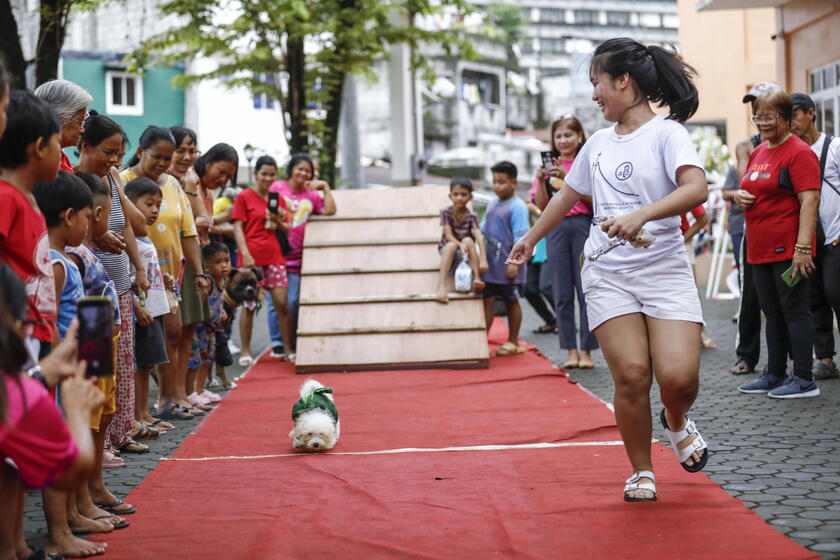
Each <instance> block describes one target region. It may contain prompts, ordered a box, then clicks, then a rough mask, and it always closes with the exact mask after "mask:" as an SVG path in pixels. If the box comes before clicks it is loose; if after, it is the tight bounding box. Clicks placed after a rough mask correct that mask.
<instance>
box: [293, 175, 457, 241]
mask: <svg viewBox="0 0 840 560" xmlns="http://www.w3.org/2000/svg"><path fill="white" fill-rule="evenodd" d="M333 197H334V198H335V203H336V206H337V207H338V216H340V217H342V218H345V219H346V218H352V217H360V216H361V217H366V218H369V217H371V216H392V217H397V216H401V215H418V214H423V213H425V214H432V215H437V214H438V213H439V212H440V209H441V208H443V207H444V206H446V205H447V202H448V201H449V198H448V197H449V187H448V186H446V185H429V186H422V187H399V188H389V189H348V190H334V191H333ZM308 229H309V228H308V226H307V230H308ZM307 234H308V232H307Z"/></svg>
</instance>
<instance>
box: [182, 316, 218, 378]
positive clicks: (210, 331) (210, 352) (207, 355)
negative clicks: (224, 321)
mask: <svg viewBox="0 0 840 560" xmlns="http://www.w3.org/2000/svg"><path fill="white" fill-rule="evenodd" d="M215 361H216V328H215V327H213V326H212V325H211V324H210V323H206V322H205V323H199V324H198V326H197V327H196V328H195V335H194V336H193V341H192V349H191V351H190V359H189V360H188V361H187V369H198V366H200V365H201V364H212V363H213V362H215Z"/></svg>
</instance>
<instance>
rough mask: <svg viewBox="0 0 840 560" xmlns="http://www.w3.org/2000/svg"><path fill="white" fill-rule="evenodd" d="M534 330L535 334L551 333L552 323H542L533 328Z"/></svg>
mask: <svg viewBox="0 0 840 560" xmlns="http://www.w3.org/2000/svg"><path fill="white" fill-rule="evenodd" d="M534 332H535V333H537V334H545V333H553V332H554V325H549V324H548V323H546V324H545V325H542V326H540V327H537V328H536V329H534Z"/></svg>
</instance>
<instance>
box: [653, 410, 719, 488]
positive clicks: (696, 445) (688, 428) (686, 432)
mask: <svg viewBox="0 0 840 560" xmlns="http://www.w3.org/2000/svg"><path fill="white" fill-rule="evenodd" d="M659 420H660V421H661V422H662V427H663V428H665V435H666V436H668V441H670V442H671V447H673V448H674V454H675V455H676V456H677V460H678V461H679V462H680V465H682V468H684V469H685V470H687V471H688V472H690V473H695V472H700V471H701V470H703V467H705V466H706V462H707V461H708V460H709V448H708V445H706V440H704V439H703V436H701V435H700V432H698V431H697V426H695V425H694V422H693V421H692V420H691V419H690V418H689V417H688V416H686V417H685V427H684V428H683V429H682V430H680V431H679V432H672V431H671V430H670V429H669V428H668V421H667V420H666V419H665V409H664V408H663V409H662V410H661V411H660V412H659ZM693 434H697V437H695V438H694V440H693V441H692V442H691V443H689V444H688V445H686V446H685V447H683V448H682V449H680V448H679V447H678V445H677V444H678V443H679V442H681V441H682V440H684V439H685V438H687V437H689V436H691V435H693ZM695 451H702V453H701V455H700V460H699V461H697V462H696V463H694V464H693V465H691V466H688V465H686V464H685V461H686V460H687V459H688V458H689V457H691V454H692V453H694V452H695Z"/></svg>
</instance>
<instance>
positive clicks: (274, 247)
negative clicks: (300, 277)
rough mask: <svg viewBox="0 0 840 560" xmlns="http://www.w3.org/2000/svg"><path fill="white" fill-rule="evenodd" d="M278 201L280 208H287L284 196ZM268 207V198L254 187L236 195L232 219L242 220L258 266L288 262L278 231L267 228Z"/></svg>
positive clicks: (246, 238) (247, 241) (246, 240)
mask: <svg viewBox="0 0 840 560" xmlns="http://www.w3.org/2000/svg"><path fill="white" fill-rule="evenodd" d="M278 202H279V203H280V208H286V201H285V200H284V198H283V197H282V196H281V197H279V198H278ZM267 209H268V201H267V200H266V199H264V198H263V197H261V196H260V195H259V194H257V193H256V191H254V190H252V189H245V190H243V191H242V192H241V193H239V194H238V195H237V196H236V201H235V202H234V203H233V211H232V212H231V214H230V219H231V220H234V221H237V222H242V229H243V230H244V232H245V243H246V244H247V245H248V251H250V253H251V256H252V257H254V262H255V263H256V265H257V266H268V265H270V264H286V259H284V258H283V253H282V251H280V242H279V241H277V234H276V232H275V231H271V230H267V229H265V211H266V210H267ZM287 221H288V216H287ZM239 266H242V254H241V253H240V254H239Z"/></svg>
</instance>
